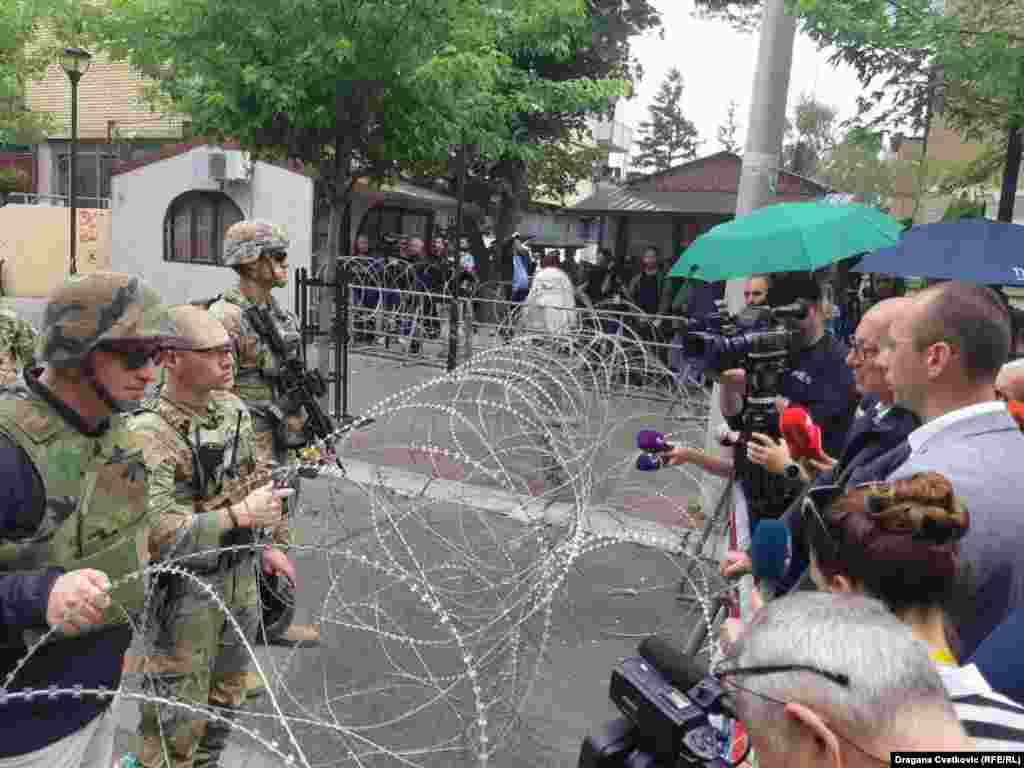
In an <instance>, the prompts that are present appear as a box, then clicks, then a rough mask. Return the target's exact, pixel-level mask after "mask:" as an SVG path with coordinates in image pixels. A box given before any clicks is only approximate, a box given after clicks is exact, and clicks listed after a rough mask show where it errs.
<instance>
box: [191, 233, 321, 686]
mask: <svg viewBox="0 0 1024 768" xmlns="http://www.w3.org/2000/svg"><path fill="white" fill-rule="evenodd" d="M289 245H290V242H289V239H288V235H287V233H286V232H285V231H284V229H282V228H281V227H280V226H277V225H275V224H271V223H269V222H266V221H240V222H238V223H237V224H233V225H232V226H231V227H230V228H229V229H228V231H227V232H226V233H225V234H224V265H225V266H227V267H231V268H232V269H234V270H235V271H236V272H237V273H238V278H239V279H238V286H237V287H235V288H232V289H230V290H228V291H227V292H225V293H224V295H223V296H221V297H220V298H219V299H217V300H216V301H215V302H213V304H211V305H210V313H211V314H213V315H214V316H215V317H216V318H217V319H218V320H220V321H221V323H222V324H223V325H224V327H225V328H226V329H227V332H228V334H229V335H230V336H231V339H232V341H233V342H234V344H235V355H236V357H235V387H234V390H233V391H234V393H235V394H236V395H238V396H239V397H240V398H242V400H244V401H245V404H246V405H247V406H248V407H249V412H250V413H251V414H252V421H253V428H254V429H255V431H256V442H257V452H258V455H259V457H260V460H261V461H266V462H268V463H270V462H272V463H274V464H286V463H288V460H289V454H291V456H292V457H293V458H294V455H295V452H296V451H297V449H299V448H302V447H303V446H305V445H307V444H308V443H309V434H308V432H307V430H306V414H305V411H304V410H303V409H302V408H301V406H299V407H296V406H295V405H294V404H291V403H288V402H285V401H284V400H283V398H282V396H281V392H280V389H279V387H278V385H277V384H276V380H277V378H278V374H279V371H280V368H281V365H282V361H280V360H276V359H275V358H274V355H273V354H272V353H271V351H270V347H269V345H268V344H267V343H266V342H265V341H264V340H263V338H262V337H261V336H260V334H259V333H258V332H257V331H256V330H255V329H254V328H253V327H252V324H251V322H250V321H249V318H248V317H247V316H246V310H247V309H248V308H249V307H251V306H253V305H254V304H255V305H258V306H262V307H266V308H267V309H268V310H269V312H270V316H271V319H272V321H273V322H274V323H275V325H276V326H277V329H278V331H279V333H280V334H281V338H282V339H283V340H284V342H285V344H286V346H287V347H288V348H289V349H298V346H299V345H300V344H301V343H302V339H301V334H300V327H299V319H298V317H296V316H295V313H293V312H291V311H289V310H288V309H287V308H285V307H282V306H281V305H280V304H278V303H277V301H275V300H274V297H273V296H272V295H271V291H273V290H274V289H275V288H283V287H284V286H285V285H287V284H288V246H289ZM295 483H296V485H295V489H296V498H292V499H291V500H289V505H291V507H290V508H294V506H295V503H296V499H297V495H298V480H297V479H296V481H295ZM290 508H289V507H286V510H285V511H286V513H287V512H288V511H290ZM267 639H268V641H269V642H271V643H273V644H280V645H303V646H306V645H315V644H317V643H318V642H319V639H320V633H319V632H318V631H317V630H316V628H315V627H311V626H304V625H297V624H292V625H290V626H289V627H288V628H287V629H286V630H285V631H284V632H283V635H282V636H277V637H269V638H267ZM254 682H255V681H254Z"/></svg>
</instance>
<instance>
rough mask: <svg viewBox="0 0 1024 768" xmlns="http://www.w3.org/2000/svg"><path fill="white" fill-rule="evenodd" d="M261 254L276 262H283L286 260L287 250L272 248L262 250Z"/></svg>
mask: <svg viewBox="0 0 1024 768" xmlns="http://www.w3.org/2000/svg"><path fill="white" fill-rule="evenodd" d="M263 255H264V256H266V257H267V258H268V259H270V260H271V261H276V262H277V263H278V264H283V263H284V262H286V261H288V251H285V250H282V249H281V248H274V249H273V250H269V249H268V250H265V251H263Z"/></svg>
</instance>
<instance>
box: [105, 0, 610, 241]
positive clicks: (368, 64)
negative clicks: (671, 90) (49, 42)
mask: <svg viewBox="0 0 1024 768" xmlns="http://www.w3.org/2000/svg"><path fill="white" fill-rule="evenodd" d="M98 34H99V35H100V37H101V39H102V40H103V44H104V47H106V48H107V49H109V50H111V51H112V52H114V53H115V54H119V55H121V56H124V57H126V58H127V59H128V60H130V61H131V63H132V64H134V65H135V66H136V67H137V68H139V69H140V70H141V71H143V72H144V73H146V74H148V75H150V76H152V77H155V78H157V81H158V83H159V87H160V90H161V92H162V93H163V94H165V95H166V96H167V97H169V98H170V99H171V101H172V102H173V103H174V105H175V108H176V109H177V110H179V111H181V112H184V113H187V114H189V115H191V118H192V123H193V127H194V130H195V131H196V132H198V133H201V134H205V135H225V136H231V137H233V138H236V139H238V140H239V141H241V142H242V144H243V146H245V147H247V148H249V149H252V150H254V151H255V152H257V153H258V154H260V155H263V156H268V157H278V158H284V157H288V158H295V159H299V160H302V161H303V162H304V163H305V164H306V165H307V166H308V167H310V168H311V169H312V171H313V172H314V173H315V174H316V175H317V176H318V178H319V179H320V180H321V181H322V182H323V183H324V184H325V186H326V188H327V190H328V193H329V195H330V197H331V200H332V212H335V213H336V212H337V211H339V210H340V209H341V208H342V207H343V205H344V203H345V201H346V199H347V194H348V192H349V190H350V187H351V183H352V181H353V179H354V178H355V176H356V175H375V176H383V175H386V174H388V173H391V172H395V171H396V170H398V169H401V168H402V167H404V166H407V165H412V164H414V163H416V162H418V161H423V160H424V159H427V158H444V157H447V155H448V153H449V151H450V149H451V147H452V146H453V145H455V144H458V143H460V142H466V141H471V142H473V143H474V144H475V145H476V146H477V147H478V149H479V152H480V156H481V157H484V158H492V159H495V160H497V159H508V158H511V159H513V160H516V161H520V162H522V161H525V160H527V159H529V158H530V157H532V156H534V155H536V154H539V153H540V151H541V148H540V147H539V146H538V145H537V144H536V143H535V142H531V141H530V140H529V137H530V135H531V134H536V132H537V131H539V130H541V129H543V128H544V127H545V125H548V124H555V123H558V124H560V125H564V124H566V122H568V121H567V120H565V119H563V116H577V115H583V114H586V113H588V112H600V111H602V110H607V109H608V108H609V107H610V105H611V104H612V103H613V102H614V100H615V99H616V98H617V97H619V96H621V95H623V94H624V93H626V91H627V88H628V83H627V77H628V74H629V73H628V70H627V69H626V68H622V67H620V68H619V69H618V70H616V71H614V72H612V73H609V74H607V75H606V76H605V77H603V78H596V77H590V76H586V75H585V74H583V72H585V67H586V62H585V61H579V60H578V59H575V58H574V54H575V53H576V52H577V51H578V50H579V49H580V47H581V46H580V45H579V44H578V41H579V40H581V39H585V40H587V41H589V40H590V39H591V37H592V34H593V25H592V20H591V19H590V18H589V17H588V14H587V12H586V7H585V6H584V5H582V4H580V3H578V2H577V0H498V1H497V2H496V1H495V0H388V1H387V2H375V3H366V2H364V0H341V1H340V2H337V3H322V2H320V1H319V0H251V1H250V2H246V3H224V2H218V1H217V0H189V2H182V0H112V2H111V13H110V14H109V15H108V16H107V17H106V18H105V19H104V20H103V21H102V22H101V24H100V27H99V29H98ZM556 64H557V65H558V66H560V67H561V68H562V70H563V72H564V76H563V77H562V78H561V79H558V80H555V79H551V78H545V77H544V76H543V75H542V74H541V70H542V69H543V68H544V67H549V66H554V65H556ZM577 71H578V72H579V73H580V74H577ZM335 230H336V227H335V226H333V225H332V227H331V233H332V237H333V236H334V233H335ZM338 245H339V243H337V242H332V243H331V245H330V247H331V248H332V249H333V248H336V247H337V246H338Z"/></svg>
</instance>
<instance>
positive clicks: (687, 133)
mask: <svg viewBox="0 0 1024 768" xmlns="http://www.w3.org/2000/svg"><path fill="white" fill-rule="evenodd" d="M682 98H683V75H682V73H681V72H680V71H679V70H678V69H676V68H675V67H673V68H672V69H670V70H669V71H668V75H666V77H665V80H664V81H663V82H662V84H661V88H660V89H659V90H658V93H657V95H656V96H655V97H654V103H653V104H651V106H650V107H648V111H649V112H650V114H651V119H650V120H647V121H644V122H642V123H640V133H641V136H640V138H639V139H638V140H637V142H636V146H637V153H636V155H634V157H633V163H634V164H635V165H637V166H638V167H641V168H644V167H647V168H654V169H655V170H658V171H664V170H667V169H669V168H671V167H672V166H673V165H675V164H676V163H677V162H679V161H680V160H690V159H693V158H695V157H696V156H697V148H698V147H699V146H700V144H701V141H700V136H699V133H698V131H697V126H695V125H694V124H693V122H691V121H690V120H688V119H687V117H686V115H684V114H683V106H682Z"/></svg>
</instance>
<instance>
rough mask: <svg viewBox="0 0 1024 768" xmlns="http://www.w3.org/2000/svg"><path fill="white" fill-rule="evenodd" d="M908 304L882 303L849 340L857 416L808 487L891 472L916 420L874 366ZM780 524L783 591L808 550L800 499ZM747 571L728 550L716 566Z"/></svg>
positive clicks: (746, 561)
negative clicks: (785, 531)
mask: <svg viewBox="0 0 1024 768" xmlns="http://www.w3.org/2000/svg"><path fill="white" fill-rule="evenodd" d="M912 302H913V300H912V299H909V298H894V299H885V300H884V301H880V302H878V303H877V304H875V305H874V306H873V307H871V309H869V310H868V311H867V312H865V313H864V317H862V318H861V321H860V323H859V324H858V325H857V331H856V333H855V334H854V335H853V336H851V337H850V339H849V340H848V342H847V343H848V345H849V348H850V351H849V354H848V355H847V357H846V363H847V365H848V366H849V367H850V370H852V371H853V378H854V382H855V384H856V386H857V391H858V392H859V393H860V395H861V405H860V408H859V409H858V416H857V418H856V419H855V420H854V422H853V425H852V426H851V427H850V431H849V432H848V433H847V435H846V443H845V445H844V447H843V451H842V453H841V454H840V456H839V457H838V459H836V460H834V461H833V462H830V463H829V465H828V466H821V467H819V469H821V470H823V471H822V472H821V474H819V475H818V477H817V478H816V479H815V480H814V482H813V483H812V486H820V485H828V484H830V483H842V484H846V483H850V484H857V483H865V482H871V481H874V480H884V479H885V477H886V475H887V474H888V473H889V472H890V471H891V469H892V465H891V463H890V461H889V460H888V459H889V456H888V454H889V452H890V451H891V450H893V449H895V448H896V447H897V446H899V445H901V444H904V443H905V442H906V438H907V435H909V434H910V433H911V432H912V431H913V430H914V429H916V428H917V426H918V424H919V422H918V419H917V417H916V416H914V415H913V414H912V413H910V411H907V410H905V409H904V408H901V407H900V406H898V405H895V403H894V400H893V391H892V388H891V387H890V386H889V384H888V383H887V381H886V378H885V371H884V369H882V368H881V367H880V366H879V364H878V355H879V352H880V351H881V345H882V342H883V341H884V339H885V337H886V336H887V335H888V332H889V328H890V327H891V326H892V323H893V321H894V320H895V319H896V318H897V317H899V316H900V315H902V314H903V313H905V312H906V311H907V309H908V307H909V306H910V304H911V303H912ZM782 520H783V521H784V522H785V523H786V525H787V526H788V527H789V529H790V533H791V535H792V536H793V558H792V563H791V566H790V570H789V572H788V573H787V576H786V578H785V579H784V580H783V583H782V586H783V588H786V589H788V588H790V587H792V586H794V585H795V584H796V582H797V580H798V579H799V577H800V575H801V574H802V573H803V572H804V570H805V569H806V567H807V564H808V560H807V552H806V547H804V546H803V541H802V538H803V537H802V533H803V527H802V521H803V496H801V497H800V498H798V499H797V500H796V502H794V503H793V504H791V505H790V507H789V509H788V510H787V511H786V514H785V515H783V517H782ZM749 568H750V558H749V556H748V555H747V554H746V553H744V552H729V553H727V554H726V557H725V560H723V562H722V565H721V570H722V573H723V574H724V575H726V576H734V575H739V574H741V573H743V572H745V571H746V570H749Z"/></svg>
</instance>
